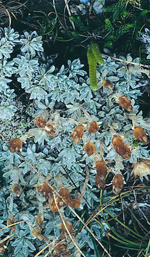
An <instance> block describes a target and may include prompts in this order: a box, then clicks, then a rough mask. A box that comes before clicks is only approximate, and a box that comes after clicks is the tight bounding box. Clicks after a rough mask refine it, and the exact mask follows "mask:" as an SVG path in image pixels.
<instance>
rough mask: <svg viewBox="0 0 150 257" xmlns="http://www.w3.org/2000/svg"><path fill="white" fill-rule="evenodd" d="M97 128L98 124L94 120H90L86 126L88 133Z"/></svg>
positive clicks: (94, 131) (95, 130) (92, 132)
mask: <svg viewBox="0 0 150 257" xmlns="http://www.w3.org/2000/svg"><path fill="white" fill-rule="evenodd" d="M98 130H99V126H98V125H97V122H96V121H94V120H93V121H91V122H90V124H89V128H88V131H89V134H94V133H96V132H97V131H98Z"/></svg>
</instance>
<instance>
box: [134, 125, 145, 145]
mask: <svg viewBox="0 0 150 257" xmlns="http://www.w3.org/2000/svg"><path fill="white" fill-rule="evenodd" d="M133 135H134V136H135V137H136V138H137V139H138V140H139V141H140V142H142V143H143V144H145V145H147V134H146V132H145V131H144V129H143V128H141V127H136V128H135V129H134V130H133Z"/></svg>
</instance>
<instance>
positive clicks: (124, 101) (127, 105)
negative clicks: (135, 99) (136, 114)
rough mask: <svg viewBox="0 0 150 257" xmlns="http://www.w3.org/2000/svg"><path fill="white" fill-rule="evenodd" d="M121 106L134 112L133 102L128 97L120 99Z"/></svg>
mask: <svg viewBox="0 0 150 257" xmlns="http://www.w3.org/2000/svg"><path fill="white" fill-rule="evenodd" d="M119 105H120V106H121V107H122V108H123V109H125V110H127V111H129V112H132V111H133V109H132V103H131V100H130V99H129V98H128V97H127V96H120V97H119Z"/></svg>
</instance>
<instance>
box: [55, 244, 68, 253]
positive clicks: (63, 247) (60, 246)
mask: <svg viewBox="0 0 150 257" xmlns="http://www.w3.org/2000/svg"><path fill="white" fill-rule="evenodd" d="M54 251H55V253H57V256H58V254H60V255H61V253H62V252H64V251H66V245H64V244H63V243H59V244H57V245H56V246H55V248H54ZM60 255H59V256H60Z"/></svg>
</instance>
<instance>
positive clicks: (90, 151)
mask: <svg viewBox="0 0 150 257" xmlns="http://www.w3.org/2000/svg"><path fill="white" fill-rule="evenodd" d="M83 150H84V151H85V152H86V153H87V155H88V156H91V155H92V154H96V153H97V151H96V146H95V145H94V144H93V143H92V142H88V143H87V144H86V145H85V146H84V147H83Z"/></svg>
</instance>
